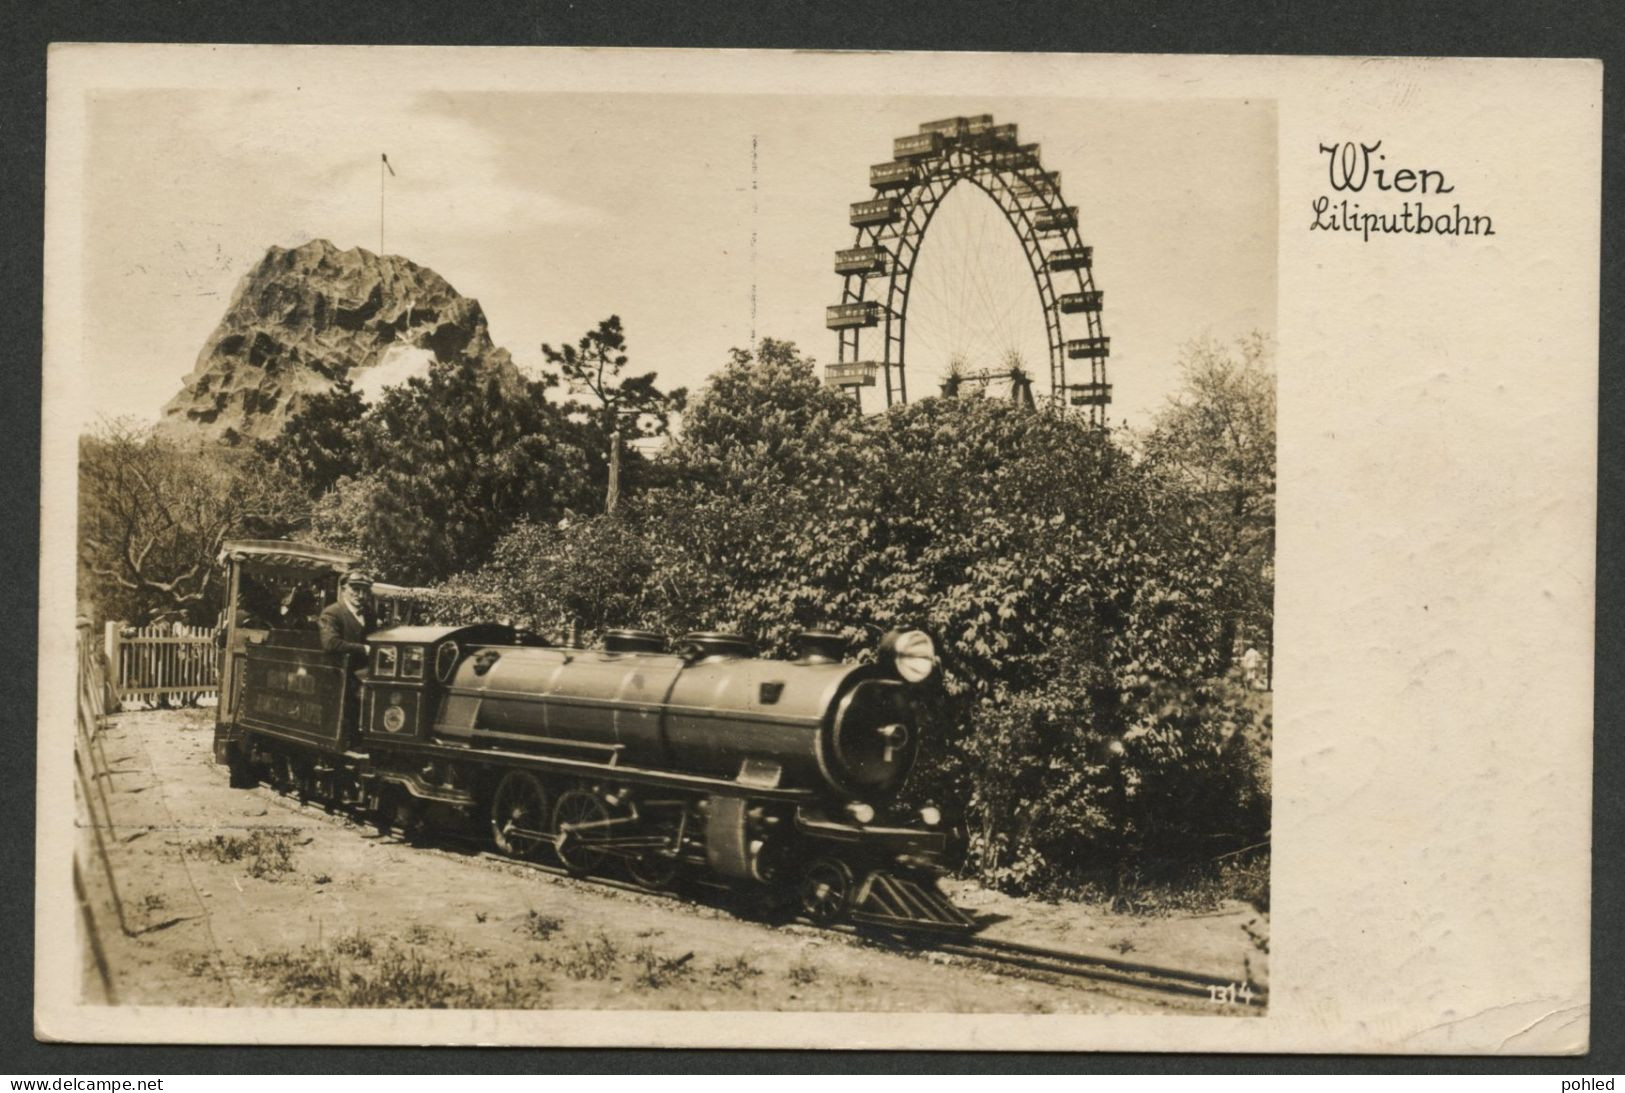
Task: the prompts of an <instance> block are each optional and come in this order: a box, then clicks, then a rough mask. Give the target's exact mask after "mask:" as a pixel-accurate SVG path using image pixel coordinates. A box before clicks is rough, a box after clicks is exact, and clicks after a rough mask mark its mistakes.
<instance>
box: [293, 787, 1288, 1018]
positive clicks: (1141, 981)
mask: <svg viewBox="0 0 1625 1093" xmlns="http://www.w3.org/2000/svg"><path fill="white" fill-rule="evenodd" d="M261 789H262V790H263V791H264V793H265V796H266V798H267V799H268V800H270V801H274V802H276V803H277V804H279V805H281V806H282V807H284V808H288V809H290V810H295V811H299V812H301V813H305V814H315V815H318V816H323V817H326V818H329V819H334V820H338V819H343V818H347V819H350V820H352V821H354V820H355V817H352V816H349V815H348V814H347V813H345V812H335V811H329V810H328V809H326V808H324V807H323V806H322V805H320V804H318V803H316V802H314V801H311V802H303V803H301V802H299V801H298V800H297V799H296V798H294V797H292V796H290V795H288V794H285V793H280V792H278V791H276V790H274V789H271V788H270V787H265V786H262V787H261ZM451 846H456V847H458V849H451V848H450V847H451ZM419 849H421V850H423V851H424V852H427V853H435V854H440V855H443V856H446V857H448V858H452V859H454V860H459V861H467V860H469V859H475V860H479V861H484V862H489V863H491V864H494V865H499V866H503V867H508V868H518V869H524V870H530V871H533V872H537V873H542V874H545V875H547V876H551V877H556V878H559V879H564V880H576V879H580V878H576V877H573V876H572V875H571V873H570V872H569V870H567V869H565V868H564V867H562V866H558V865H552V864H549V863H547V862H536V861H526V860H524V859H521V858H512V857H509V856H508V855H506V854H501V853H498V852H497V851H495V850H490V849H486V848H484V847H483V846H482V845H481V843H480V841H479V840H476V839H474V838H465V837H460V836H457V835H455V834H446V833H442V834H439V835H437V836H436V838H435V839H434V841H432V842H427V843H424V844H422V845H421V846H420V847H419ZM587 883H589V884H591V885H592V886H593V887H596V888H611V889H616V890H619V891H622V892H627V893H631V894H633V895H638V896H646V897H650V898H654V899H660V900H666V901H669V902H671V903H672V904H674V905H678V906H683V905H688V906H692V905H693V900H691V899H686V898H684V896H683V895H682V894H680V893H678V892H673V891H662V890H658V889H651V888H645V887H643V886H642V885H639V884H634V883H631V882H629V881H623V880H618V879H616V878H614V877H602V876H594V877H592V878H591V879H590V881H588V882H587ZM705 887H707V888H713V889H714V890H715V891H717V892H719V893H721V892H727V891H728V889H727V888H726V886H723V885H707V886H705ZM784 923H794V924H795V925H796V926H797V927H798V928H800V929H804V930H807V931H809V932H814V933H820V934H825V935H828V936H833V937H841V938H846V939H849V940H854V941H859V942H862V943H863V944H866V945H870V946H874V947H876V948H880V949H884V950H889V951H892V952H898V953H903V954H907V955H915V956H925V955H928V954H931V953H942V954H945V955H949V956H956V957H959V958H961V959H966V960H978V961H982V962H984V963H986V964H989V965H995V966H1000V967H1005V968H1013V969H1016V970H1018V971H1022V972H1026V973H1029V974H1036V975H1041V976H1045V977H1048V978H1051V979H1078V980H1086V981H1091V982H1097V983H1111V984H1116V985H1120V986H1129V987H1136V988H1139V989H1141V990H1148V991H1156V992H1160V993H1164V994H1177V995H1184V996H1187V997H1194V998H1206V999H1208V1000H1209V1001H1211V1002H1213V1003H1214V1004H1215V1005H1230V1006H1232V1007H1241V1008H1243V1009H1262V1008H1263V1007H1266V1006H1267V1005H1268V1004H1269V992H1268V990H1267V989H1266V988H1264V987H1262V986H1259V985H1258V984H1255V983H1250V982H1241V981H1237V980H1234V979H1231V978H1228V977H1225V976H1220V975H1212V974H1209V973H1206V972H1196V971H1189V970H1186V969H1182V968H1169V967H1165V966H1162V965H1157V964H1147V963H1144V962H1140V961H1132V960H1122V959H1119V958H1116V957H1110V956H1106V955H1104V954H1100V953H1085V952H1073V951H1069V950H1065V949H1052V948H1048V947H1045V946H1041V945H1028V944H1024V943H1022V942H1017V941H1007V940H1004V939H1002V938H992V937H983V936H980V935H975V934H972V935H969V936H956V935H944V934H927V933H911V932H906V931H898V930H893V929H881V928H877V927H871V926H863V925H853V924H839V925H833V926H831V925H820V924H818V923H815V922H813V921H812V920H810V919H808V918H806V917H804V916H796V917H793V918H786V919H784V920H783V922H782V923H779V924H784Z"/></svg>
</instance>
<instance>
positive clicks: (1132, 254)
mask: <svg viewBox="0 0 1625 1093" xmlns="http://www.w3.org/2000/svg"><path fill="white" fill-rule="evenodd" d="M978 113H991V114H993V115H994V117H995V120H996V121H998V122H1001V123H1002V122H1015V123H1017V124H1019V125H1020V127H1021V139H1022V140H1023V141H1024V142H1031V141H1036V142H1038V143H1039V144H1040V145H1041V156H1042V159H1043V162H1044V165H1045V167H1046V168H1047V169H1049V170H1059V171H1060V172H1061V189H1062V192H1063V193H1064V195H1065V196H1066V199H1067V202H1068V203H1069V204H1072V205H1076V206H1078V208H1079V230H1080V234H1081V236H1082V238H1083V241H1084V242H1085V243H1086V244H1089V245H1092V246H1093V247H1094V251H1095V267H1094V273H1095V284H1096V287H1097V288H1099V289H1101V290H1103V291H1104V293H1105V306H1104V316H1103V317H1104V325H1105V330H1106V333H1107V334H1108V335H1109V336H1110V338H1111V341H1112V356H1111V359H1110V360H1109V362H1108V367H1109V372H1110V376H1109V378H1110V380H1111V382H1112V383H1113V385H1114V388H1115V391H1114V394H1115V400H1114V403H1113V406H1112V409H1111V413H1110V417H1111V420H1112V421H1113V422H1114V423H1119V422H1124V421H1126V422H1128V423H1129V424H1131V425H1142V424H1145V423H1146V422H1147V420H1148V419H1149V417H1150V415H1151V414H1152V413H1154V412H1155V410H1156V409H1157V408H1158V407H1159V406H1160V405H1161V404H1162V403H1163V402H1164V401H1165V400H1166V399H1167V397H1168V396H1169V395H1170V394H1171V393H1172V392H1173V391H1174V390H1175V388H1176V384H1177V368H1176V362H1177V360H1178V357H1179V353H1180V349H1181V347H1182V346H1183V345H1185V344H1186V343H1188V342H1189V341H1190V340H1192V339H1194V338H1198V337H1211V338H1216V339H1219V340H1221V341H1222V340H1230V339H1233V338H1236V337H1240V336H1242V335H1244V334H1247V333H1249V332H1251V331H1254V330H1259V331H1263V332H1265V333H1273V328H1274V322H1275V304H1276V292H1277V284H1276V272H1275V262H1276V222H1277V220H1276V167H1275V148H1276V143H1275V140H1276V138H1275V112H1274V107H1273V104H1272V103H1269V102H1260V101H1253V102H1244V101H1239V100H1237V101H1191V100H1183V101H1179V102H1153V101H1113V100H1107V99H1100V100H1086V99H1077V98H1066V99H1062V98H1054V99H1049V98H1025V99H1017V98H1008V99H1000V98H992V99H988V98H978V99H975V100H969V99H964V100H961V99H954V98H947V97H913V98H899V97H883V98H876V97H864V96H861V95H831V96H808V95H751V96H744V95H718V94H708V95H679V94H665V95H653V94H646V93H635V94H634V93H626V94H598V93H595V94H590V95H589V94H570V93H557V92H538V93H530V92H489V91H487V92H464V91H458V92H441V91H433V90H424V89H416V90H402V89H398V88H381V89H379V90H378V91H377V92H375V93H371V94H368V95H367V96H365V97H360V96H355V97H349V98H346V97H335V96H334V95H333V94H331V93H324V94H322V95H321V96H316V95H312V94H307V93H305V92H303V91H302V90H301V89H299V88H297V87H295V88H292V89H287V88H283V89H278V90H256V91H242V92H229V91H220V90H210V91H195V90H143V91H116V92H105V91H104V92H98V93H97V94H96V95H95V97H94V99H93V101H92V102H91V104H90V111H89V123H90V129H89V134H88V136H89V139H88V141H87V160H86V173H85V191H84V193H85V207H84V209H83V215H84V218H85V220H84V229H85V239H86V252H87V253H86V260H85V266H84V283H83V288H84V304H83V306H84V312H85V314H84V318H85V323H84V326H83V336H84V344H83V346H82V351H83V354H84V359H85V364H86V366H87V370H88V375H89V376H90V377H91V379H92V382H91V384H90V385H89V389H88V390H87V391H86V392H85V393H84V404H83V417H84V421H85V423H86V424H87V425H88V424H90V423H92V422H94V421H95V420H96V419H97V418H99V417H104V416H105V417H115V416H121V415H128V416H135V417H138V418H155V417H156V416H157V414H158V411H159V409H160V407H161V406H162V405H163V403H164V402H166V401H167V400H168V399H169V398H171V397H172V396H173V395H174V394H175V393H176V392H177V391H178V390H179V389H180V385H181V380H182V378H183V377H184V376H185V375H186V374H187V373H188V372H190V371H191V368H192V366H193V364H194V362H195V360H196V358H197V355H198V352H199V350H200V349H201V348H202V347H203V345H204V343H205V341H206V340H207V338H208V336H209V334H210V332H211V331H212V330H213V329H214V327H215V326H216V324H217V323H218V322H219V320H220V318H221V316H222V315H223V314H224V313H225V311H226V308H227V306H228V304H229V302H230V300H231V295H232V291H233V289H234V288H235V286H236V285H237V283H238V282H239V281H240V279H241V278H242V277H243V276H244V275H245V274H246V273H247V272H248V271H249V270H250V269H251V268H252V267H253V266H254V265H255V264H256V263H257V262H258V260H259V259H260V258H261V256H263V254H264V252H265V250H266V248H268V247H270V246H272V245H278V246H283V247H293V246H298V245H299V244H301V243H304V242H306V241H308V240H310V239H313V238H324V239H327V240H329V241H331V242H333V243H334V244H336V245H337V246H339V247H341V248H348V247H352V246H361V247H365V248H366V249H368V250H373V251H377V250H378V249H379V244H380V159H379V156H380V153H387V154H388V156H389V160H390V163H391V165H392V166H393V167H394V169H395V171H396V175H395V176H394V177H391V178H388V179H387V180H385V181H384V183H383V188H384V192H383V209H382V217H383V224H382V229H383V245H384V249H385V250H386V251H387V252H388V253H392V254H400V255H403V256H405V257H408V258H410V259H412V260H413V261H415V262H417V263H419V264H420V265H424V266H428V267H429V268H431V269H433V270H435V271H436V272H438V273H439V274H440V275H441V276H443V277H445V278H446V280H447V281H449V282H450V283H451V285H452V286H453V287H454V288H456V289H457V290H458V291H459V292H461V293H462V294H463V295H465V296H471V297H474V298H476V299H478V300H479V301H480V302H481V304H482V305H483V307H484V310H485V313H486V316H487V318H488V319H489V322H490V328H491V335H492V338H493V339H494V341H495V342H496V343H497V344H498V345H500V346H503V347H505V348H507V349H508V350H509V351H510V352H511V353H512V354H513V356H514V358H515V360H516V361H517V362H518V363H519V364H520V366H521V367H525V368H529V369H535V368H539V367H540V366H542V364H543V356H542V353H541V348H540V347H541V344H542V343H543V342H548V343H551V344H553V345H558V344H560V343H563V342H573V341H575V340H576V339H577V338H578V337H580V335H581V334H582V333H584V332H585V331H587V330H588V329H590V328H592V327H594V326H595V325H596V324H597V323H598V321H599V320H600V319H603V318H604V317H606V316H608V315H610V314H618V315H619V316H620V317H621V319H622V321H623V323H624V325H625V329H626V334H627V341H628V350H629V355H630V357H631V362H632V365H633V367H634V368H636V369H637V370H639V371H647V370H654V371H656V372H658V374H659V376H660V380H661V382H662V384H663V385H666V386H687V387H689V388H691V389H695V388H698V387H700V386H701V385H703V383H704V381H705V378H706V376H707V375H709V374H710V373H711V372H713V371H715V370H716V369H718V368H720V367H721V366H722V365H724V364H725V363H726V362H727V360H728V350H729V349H730V348H732V347H735V346H744V345H747V344H750V343H751V342H752V340H753V338H761V337H764V336H768V337H774V338H779V339H786V340H790V341H794V342H795V343H797V345H798V346H799V347H800V348H801V349H802V350H803V351H804V352H806V353H808V354H810V355H812V356H813V357H815V358H817V359H818V360H819V361H820V362H824V361H828V360H832V359H834V357H835V349H836V344H835V335H834V334H833V333H832V332H830V331H827V330H826V329H825V328H824V308H825V306H826V305H827V304H830V303H834V302H835V301H836V300H837V299H838V298H839V295H840V289H841V278H840V277H838V276H837V275H836V274H835V273H834V271H833V269H832V267H831V263H832V261H833V255H834V252H835V251H836V250H837V249H840V248H843V247H849V246H851V245H852V242H853V231H852V229H851V228H850V227H849V226H848V222H847V207H848V204H849V203H851V202H853V201H859V200H863V199H864V198H866V197H869V196H870V191H869V188H868V184H867V180H868V175H867V169H868V167H869V165H870V164H871V163H879V162H883V161H885V160H887V159H889V158H890V151H891V139H892V138H893V137H894V136H900V135H904V134H908V133H912V132H915V131H916V130H917V128H918V126H919V123H920V122H923V121H928V120H931V119H934V118H939V117H946V116H952V115H956V114H978ZM991 209H992V206H991V202H988V201H986V200H985V199H984V198H982V197H981V196H980V195H979V194H973V193H970V192H968V191H967V192H966V193H964V194H960V193H958V192H956V193H954V194H952V195H950V197H949V199H948V200H946V201H945V202H944V203H943V210H942V214H941V215H940V216H939V218H938V220H937V221H934V222H933V225H932V227H931V228H929V229H928V230H927V233H926V239H925V243H924V244H923V246H922V248H921V254H920V262H919V266H918V268H917V273H916V281H915V286H916V292H915V296H914V297H913V299H912V300H911V305H910V320H911V321H910V328H909V337H910V356H911V359H912V358H914V357H915V356H916V355H918V356H919V357H920V358H921V363H920V364H919V370H920V378H913V373H912V372H911V379H910V393H911V394H912V395H914V396H915V397H918V396H919V394H920V393H921V391H920V386H921V384H922V379H923V380H925V381H929V380H931V379H932V378H933V377H932V376H931V375H929V374H928V371H934V370H936V369H937V365H936V364H935V363H928V362H927V360H926V358H927V357H928V355H930V354H935V355H936V356H938V357H940V356H941V355H942V354H945V353H948V352H950V351H954V350H953V346H954V345H955V344H956V339H959V338H969V339H970V343H968V344H969V345H970V346H971V348H972V349H973V350H974V351H975V352H978V353H980V352H987V351H990V350H989V349H988V346H989V345H990V344H991V340H990V339H991V336H990V335H989V334H988V331H989V330H993V329H994V328H996V327H997V328H999V331H998V332H999V336H1000V337H1005V336H1008V337H1009V338H1010V339H1013V345H1016V346H1017V347H1019V345H1020V344H1022V343H1023V342H1024V340H1025V343H1026V344H1036V345H1037V346H1038V347H1040V348H1039V349H1038V350H1037V352H1041V351H1042V350H1041V347H1042V345H1043V342H1042V336H1043V335H1042V326H1041V325H1040V324H1041V320H1042V316H1041V313H1040V310H1039V305H1038V303H1037V293H1036V289H1035V288H1034V287H1033V285H1032V281H1031V278H1030V276H1029V275H1027V274H1025V272H1024V268H1025V267H1024V265H1023V264H1022V262H1023V260H1022V258H1021V254H1022V252H1021V249H1020V247H1019V245H1018V244H1017V243H1016V241H1015V237H1014V234H1013V233H1012V232H1010V231H1009V230H1008V229H1007V228H1005V227H1004V225H1003V224H1002V221H999V220H997V218H996V217H994V216H993V215H992V213H991ZM916 309H917V310H916ZM1033 339H1037V341H1036V342H1033ZM868 355H869V354H868V353H865V356H868ZM1027 355H1029V356H1031V355H1033V354H1032V353H1028V354H1027ZM932 359H933V360H934V359H935V358H934V357H933V358H932Z"/></svg>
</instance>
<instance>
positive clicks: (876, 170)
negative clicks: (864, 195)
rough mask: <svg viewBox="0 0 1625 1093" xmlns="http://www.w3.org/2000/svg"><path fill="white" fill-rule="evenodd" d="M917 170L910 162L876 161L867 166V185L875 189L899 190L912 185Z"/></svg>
mask: <svg viewBox="0 0 1625 1093" xmlns="http://www.w3.org/2000/svg"><path fill="white" fill-rule="evenodd" d="M917 177H918V171H917V170H916V169H915V166H914V164H912V163H899V162H898V161H897V160H892V161H891V162H890V163H876V164H874V165H873V166H872V167H870V168H869V186H870V188H872V189H876V190H901V189H907V188H908V187H910V186H912V185H914V180H915V179H916V178H917Z"/></svg>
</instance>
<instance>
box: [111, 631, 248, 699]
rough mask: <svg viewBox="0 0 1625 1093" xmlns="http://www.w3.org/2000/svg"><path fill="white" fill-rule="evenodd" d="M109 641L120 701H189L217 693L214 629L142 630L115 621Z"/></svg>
mask: <svg viewBox="0 0 1625 1093" xmlns="http://www.w3.org/2000/svg"><path fill="white" fill-rule="evenodd" d="M105 641H106V653H107V664H108V668H109V671H110V675H111V678H110V679H109V682H110V683H111V684H112V686H113V693H114V695H115V696H116V697H117V699H118V700H119V701H123V700H124V699H131V698H135V699H149V698H150V699H156V698H160V697H170V698H177V699H181V700H183V701H184V700H189V699H190V700H195V699H199V698H204V697H207V696H210V695H214V694H216V693H217V692H218V689H219V685H220V650H219V648H218V646H216V644H215V631H214V630H212V629H210V628H209V627H206V626H184V625H181V624H171V625H157V626H146V627H139V628H138V627H131V626H125V625H124V624H123V623H121V622H110V623H108V624H107V629H106V638H105Z"/></svg>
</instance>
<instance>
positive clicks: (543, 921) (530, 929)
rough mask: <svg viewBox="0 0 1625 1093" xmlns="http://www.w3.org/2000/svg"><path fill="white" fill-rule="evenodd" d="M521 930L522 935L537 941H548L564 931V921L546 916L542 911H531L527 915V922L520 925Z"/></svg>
mask: <svg viewBox="0 0 1625 1093" xmlns="http://www.w3.org/2000/svg"><path fill="white" fill-rule="evenodd" d="M519 929H520V932H521V933H525V934H528V935H530V936H531V937H533V938H535V939H536V940H537V941H546V940H547V939H548V938H550V937H552V936H553V935H554V934H556V933H558V932H559V931H560V930H562V929H564V920H563V919H561V918H558V917H557V916H555V915H544V914H542V913H541V912H540V911H530V912H528V913H527V914H526V915H525V921H524V922H522V923H520V924H519Z"/></svg>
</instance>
